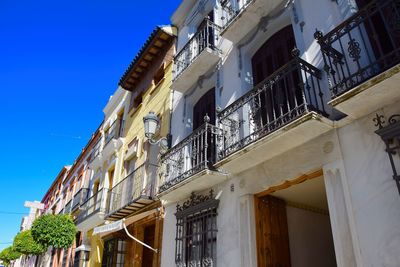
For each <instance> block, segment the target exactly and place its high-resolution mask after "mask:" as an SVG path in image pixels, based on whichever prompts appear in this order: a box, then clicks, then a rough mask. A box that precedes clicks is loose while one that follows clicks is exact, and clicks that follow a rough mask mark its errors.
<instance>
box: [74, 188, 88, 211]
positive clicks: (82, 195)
mask: <svg viewBox="0 0 400 267" xmlns="http://www.w3.org/2000/svg"><path fill="white" fill-rule="evenodd" d="M88 196H89V189H88V188H81V189H80V190H79V191H78V192H76V194H75V196H74V200H73V201H72V208H71V212H72V211H75V210H76V209H78V208H79V206H80V205H82V203H84V202H85V201H86V200H87V198H88Z"/></svg>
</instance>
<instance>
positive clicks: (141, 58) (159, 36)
mask: <svg viewBox="0 0 400 267" xmlns="http://www.w3.org/2000/svg"><path fill="white" fill-rule="evenodd" d="M175 37H176V28H175V27H173V26H157V27H156V29H155V30H154V31H153V32H152V33H151V34H150V36H149V38H148V39H147V41H146V42H145V44H144V45H143V47H142V48H141V49H140V51H139V52H138V54H137V55H136V57H135V58H134V60H133V61H132V63H131V64H130V65H129V67H128V69H127V70H126V71H125V73H124V74H123V75H122V77H121V79H120V81H119V85H120V86H121V87H122V88H124V89H125V90H128V91H133V90H134V88H135V86H136V85H137V84H138V83H139V82H140V80H141V78H142V77H143V76H144V75H145V74H146V73H147V70H148V69H149V68H150V67H151V65H152V63H153V62H155V60H157V59H158V58H159V56H160V54H161V51H164V50H166V49H169V47H170V46H171V44H172V42H173V40H174V39H175Z"/></svg>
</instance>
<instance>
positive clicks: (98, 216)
mask: <svg viewBox="0 0 400 267" xmlns="http://www.w3.org/2000/svg"><path fill="white" fill-rule="evenodd" d="M104 221H105V220H104V212H102V211H98V212H95V213H93V214H91V215H89V216H88V217H86V218H85V219H83V220H82V221H81V222H79V223H77V224H76V228H77V229H78V231H81V232H86V231H89V230H90V229H93V228H94V227H96V226H98V225H100V224H102V223H103V222H104Z"/></svg>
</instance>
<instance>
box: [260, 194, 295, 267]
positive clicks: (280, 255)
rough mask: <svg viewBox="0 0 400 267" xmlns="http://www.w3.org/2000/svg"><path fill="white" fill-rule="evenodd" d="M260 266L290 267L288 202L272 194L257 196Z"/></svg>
mask: <svg viewBox="0 0 400 267" xmlns="http://www.w3.org/2000/svg"><path fill="white" fill-rule="evenodd" d="M254 205H255V209H256V237H257V259H258V266H259V267H290V266H291V265H290V251H289V234H288V226H287V218H286V203H285V202H284V201H283V200H280V199H278V198H275V197H272V196H265V197H261V198H258V197H256V198H255V202H254Z"/></svg>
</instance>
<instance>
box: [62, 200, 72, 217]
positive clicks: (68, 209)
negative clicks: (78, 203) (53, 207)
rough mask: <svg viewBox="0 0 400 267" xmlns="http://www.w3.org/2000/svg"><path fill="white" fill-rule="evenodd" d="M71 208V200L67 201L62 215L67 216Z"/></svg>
mask: <svg viewBox="0 0 400 267" xmlns="http://www.w3.org/2000/svg"><path fill="white" fill-rule="evenodd" d="M71 206H72V199H71V200H69V201H68V202H67V204H66V205H65V207H64V214H69V213H71Z"/></svg>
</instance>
